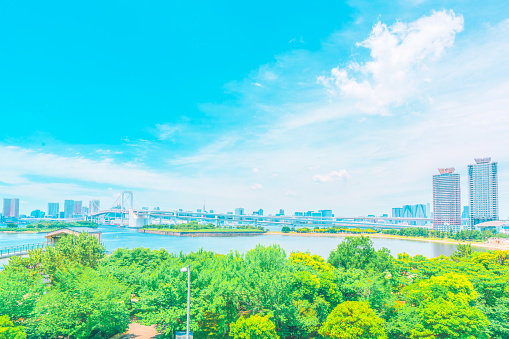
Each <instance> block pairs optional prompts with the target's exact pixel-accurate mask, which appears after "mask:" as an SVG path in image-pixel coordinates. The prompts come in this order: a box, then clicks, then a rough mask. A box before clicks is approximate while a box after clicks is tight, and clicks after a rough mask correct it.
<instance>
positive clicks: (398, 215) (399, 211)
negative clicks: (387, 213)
mask: <svg viewBox="0 0 509 339" xmlns="http://www.w3.org/2000/svg"><path fill="white" fill-rule="evenodd" d="M392 217H393V218H401V217H403V209H402V208H401V207H395V208H393V209H392Z"/></svg>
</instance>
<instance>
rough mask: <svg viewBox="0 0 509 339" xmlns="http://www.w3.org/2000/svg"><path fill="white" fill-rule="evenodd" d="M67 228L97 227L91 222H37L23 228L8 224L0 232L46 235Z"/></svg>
mask: <svg viewBox="0 0 509 339" xmlns="http://www.w3.org/2000/svg"><path fill="white" fill-rule="evenodd" d="M68 227H73V228H75V227H87V228H97V227H98V225H97V224H96V223H95V222H93V221H85V220H80V221H73V222H62V221H38V222H35V223H31V224H28V225H26V226H25V227H20V226H19V225H18V224H16V223H8V224H7V225H6V227H2V228H0V231H8V232H39V233H46V232H51V231H54V230H58V229H61V228H68Z"/></svg>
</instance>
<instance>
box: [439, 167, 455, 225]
mask: <svg viewBox="0 0 509 339" xmlns="http://www.w3.org/2000/svg"><path fill="white" fill-rule="evenodd" d="M438 171H439V173H440V174H437V175H434V176H433V229H434V230H437V231H442V232H449V231H453V232H458V231H460V230H461V190H460V175H459V174H458V173H454V168H440V169H439V170H438Z"/></svg>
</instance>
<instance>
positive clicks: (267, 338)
mask: <svg viewBox="0 0 509 339" xmlns="http://www.w3.org/2000/svg"><path fill="white" fill-rule="evenodd" d="M230 337H233V338H234V339H279V336H278V335H277V334H276V326H275V325H274V323H273V322H272V321H271V320H270V317H269V316H268V315H267V316H260V315H257V314H256V315H252V316H250V317H249V318H243V317H240V318H239V319H238V320H237V321H236V322H234V323H232V324H231V329H230Z"/></svg>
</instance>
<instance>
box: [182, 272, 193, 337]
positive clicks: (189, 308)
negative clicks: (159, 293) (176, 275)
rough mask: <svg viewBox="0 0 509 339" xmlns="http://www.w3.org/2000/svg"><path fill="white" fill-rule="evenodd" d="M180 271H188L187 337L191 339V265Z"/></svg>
mask: <svg viewBox="0 0 509 339" xmlns="http://www.w3.org/2000/svg"><path fill="white" fill-rule="evenodd" d="M180 272H187V329H186V339H189V313H190V312H191V265H187V267H183V268H182V269H181V270H180Z"/></svg>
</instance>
